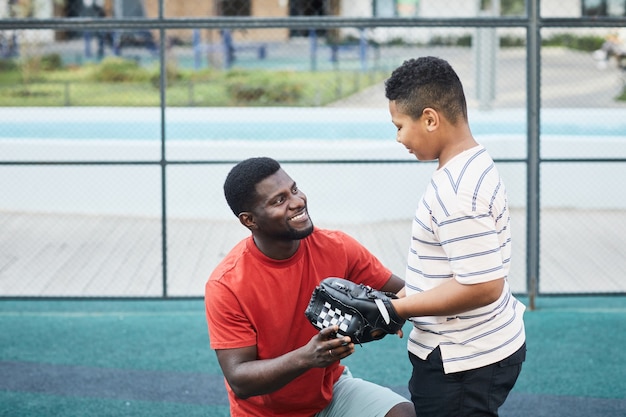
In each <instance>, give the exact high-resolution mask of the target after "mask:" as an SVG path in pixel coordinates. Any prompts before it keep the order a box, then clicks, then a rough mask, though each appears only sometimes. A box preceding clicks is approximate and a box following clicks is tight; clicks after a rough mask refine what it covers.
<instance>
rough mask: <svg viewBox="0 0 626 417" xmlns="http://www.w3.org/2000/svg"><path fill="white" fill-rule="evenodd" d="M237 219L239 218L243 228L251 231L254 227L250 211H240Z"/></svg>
mask: <svg viewBox="0 0 626 417" xmlns="http://www.w3.org/2000/svg"><path fill="white" fill-rule="evenodd" d="M238 217H239V222H240V223H241V224H242V225H244V226H245V227H247V228H248V229H250V230H252V229H253V228H254V227H256V221H255V220H254V214H252V212H251V211H242V212H241V213H239V216H238Z"/></svg>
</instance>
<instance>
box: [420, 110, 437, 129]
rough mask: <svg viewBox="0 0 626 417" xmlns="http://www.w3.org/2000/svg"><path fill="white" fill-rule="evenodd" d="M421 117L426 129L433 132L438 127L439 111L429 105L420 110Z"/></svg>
mask: <svg viewBox="0 0 626 417" xmlns="http://www.w3.org/2000/svg"><path fill="white" fill-rule="evenodd" d="M422 119H423V120H424V123H425V124H426V130H427V131H429V132H434V131H435V130H437V128H438V127H439V122H440V120H439V113H437V111H436V110H435V109H433V108H431V107H426V108H425V109H424V111H423V112H422Z"/></svg>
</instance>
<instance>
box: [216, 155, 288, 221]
mask: <svg viewBox="0 0 626 417" xmlns="http://www.w3.org/2000/svg"><path fill="white" fill-rule="evenodd" d="M279 169H280V164H279V163H278V162H277V161H276V160H274V159H272V158H267V157H255V158H249V159H246V160H244V161H241V162H239V163H238V164H237V165H235V166H234V167H233V168H232V169H231V170H230V172H229V173H228V175H227V176H226V180H225V181H224V196H225V197H226V201H227V202H228V206H229V207H230V209H231V210H232V211H233V213H234V214H235V216H239V213H242V212H244V211H251V210H252V207H253V205H254V202H255V201H256V199H257V193H256V185H257V184H258V183H259V182H261V181H263V180H264V179H265V178H267V177H269V176H270V175H272V174H274V173H276V172H277V171H278V170H279Z"/></svg>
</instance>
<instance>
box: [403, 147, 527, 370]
mask: <svg viewBox="0 0 626 417" xmlns="http://www.w3.org/2000/svg"><path fill="white" fill-rule="evenodd" d="M510 264H511V228H510V216H509V207H508V202H507V196H506V190H505V187H504V184H503V183H502V180H501V178H500V175H499V174H498V171H497V170H496V167H495V165H494V163H493V160H492V159H491V157H490V156H489V154H488V153H487V151H486V150H485V148H484V147H482V146H476V147H474V148H472V149H469V150H467V151H465V152H463V153H461V154H459V155H456V156H455V157H454V158H453V159H451V160H450V161H448V163H447V164H446V165H445V166H443V167H442V168H440V169H438V170H437V171H435V173H434V174H433V176H432V178H431V181H430V184H429V185H428V187H427V189H426V191H425V193H424V195H423V196H422V199H421V200H420V202H419V204H418V207H417V210H416V213H415V218H414V219H413V228H412V237H411V246H410V248H409V255H408V261H407V270H406V290H407V295H411V294H413V293H416V292H422V291H426V290H428V289H431V288H433V287H436V286H438V285H440V284H442V283H444V282H446V281H448V280H451V279H456V280H457V281H458V282H460V283H462V284H476V283H481V282H487V281H491V280H494V279H499V278H503V277H504V278H506V277H507V276H508V273H509V268H510ZM524 310H525V306H524V305H523V304H522V303H521V302H519V301H518V300H517V299H516V298H515V297H513V295H512V294H511V291H510V288H509V285H508V283H507V282H506V279H505V285H504V289H503V291H502V294H501V296H500V298H499V299H498V300H497V301H495V302H494V303H492V304H490V305H487V306H484V307H481V308H478V309H475V310H471V311H467V312H465V313H463V314H459V315H457V316H454V317H439V316H437V317H434V316H430V317H414V318H412V319H411V321H412V323H413V329H412V331H411V334H410V337H409V340H408V349H409V351H410V352H412V353H413V354H415V355H417V356H418V357H420V358H422V359H426V357H427V356H428V354H429V353H430V352H431V351H432V350H434V349H435V348H436V347H437V346H440V349H441V355H442V360H443V365H444V371H445V372H446V373H451V372H459V371H464V370H468V369H475V368H479V367H482V366H485V365H489V364H492V363H495V362H497V361H499V360H502V359H504V358H506V357H508V356H510V355H511V354H513V353H515V351H517V350H518V349H519V348H520V347H521V346H522V345H523V343H524V341H525V333H524V323H523V317H522V316H523V313H524Z"/></svg>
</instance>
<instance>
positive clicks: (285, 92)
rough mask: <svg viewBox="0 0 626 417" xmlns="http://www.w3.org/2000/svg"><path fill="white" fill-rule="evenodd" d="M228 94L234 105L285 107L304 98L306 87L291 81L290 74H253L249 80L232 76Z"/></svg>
mask: <svg viewBox="0 0 626 417" xmlns="http://www.w3.org/2000/svg"><path fill="white" fill-rule="evenodd" d="M239 75H240V74H239ZM275 75H276V74H275ZM281 75H282V76H281ZM227 92H228V94H229V95H230V96H231V97H232V99H233V100H234V102H235V103H234V104H241V105H277V104H281V105H285V104H296V103H298V102H299V101H300V100H301V98H302V95H303V92H304V86H303V85H302V83H300V82H297V81H294V80H292V79H290V77H289V74H288V73H282V74H279V76H269V75H267V74H253V75H251V76H250V77H248V78H247V79H243V78H242V77H237V76H235V75H231V76H230V79H229V82H228V86H227Z"/></svg>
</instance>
